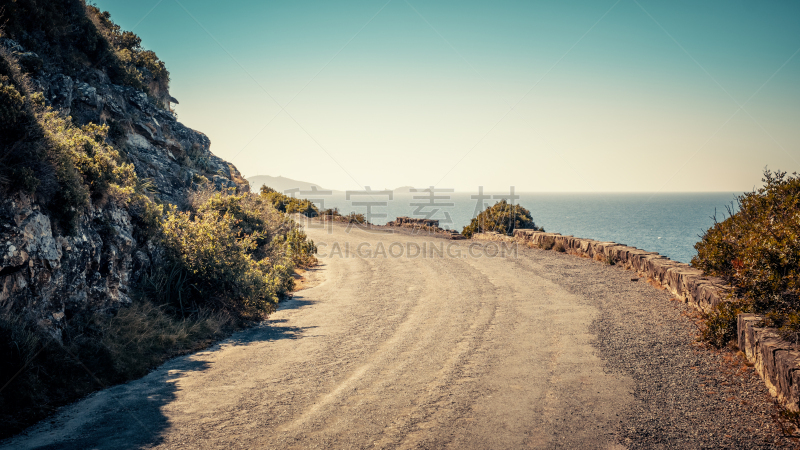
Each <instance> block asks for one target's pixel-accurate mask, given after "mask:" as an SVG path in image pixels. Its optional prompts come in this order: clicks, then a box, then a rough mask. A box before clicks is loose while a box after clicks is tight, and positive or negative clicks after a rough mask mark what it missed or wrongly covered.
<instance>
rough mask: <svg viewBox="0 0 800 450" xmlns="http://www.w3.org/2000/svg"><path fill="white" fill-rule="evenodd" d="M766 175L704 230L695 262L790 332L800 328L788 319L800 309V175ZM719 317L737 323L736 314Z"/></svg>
mask: <svg viewBox="0 0 800 450" xmlns="http://www.w3.org/2000/svg"><path fill="white" fill-rule="evenodd" d="M762 181H764V186H763V187H762V188H759V189H757V190H755V191H753V192H750V193H746V194H744V195H742V196H739V197H738V198H737V199H736V200H737V210H738V211H736V212H735V213H734V212H733V211H729V212H730V214H729V217H728V218H727V219H725V220H723V221H722V222H716V223H715V224H714V225H713V226H712V227H711V228H710V229H708V230H707V231H706V232H705V234H704V235H703V236H702V239H701V240H700V242H698V243H697V244H696V245H695V248H696V249H697V256H695V257H694V258H692V265H693V266H694V267H696V268H698V269H701V270H703V272H705V273H706V274H708V275H713V276H718V277H722V278H724V279H725V280H726V281H727V282H728V283H730V284H731V285H732V286H733V287H734V293H733V295H734V296H735V297H736V298H740V299H741V302H742V303H741V304H740V305H739V309H740V310H741V311H747V312H755V313H759V314H766V315H767V316H768V318H769V320H771V321H773V322H774V323H776V324H779V326H780V327H781V328H783V331H782V332H785V333H789V334H791V333H794V332H796V331H798V330H800V327H798V324H797V323H796V322H795V321H793V320H789V319H790V318H791V317H793V315H795V314H796V312H797V311H798V309H800V177H798V176H797V174H794V175H793V176H787V175H786V173H785V172H771V171H769V170H765V171H764V178H763V179H762ZM720 317H724V318H727V319H730V320H729V323H728V326H729V327H734V328H735V318H730V317H729V316H725V315H722V316H720ZM712 319H713V320H722V319H719V318H717V317H716V316H715V317H713V318H712ZM710 320H711V319H710ZM715 326H716V325H715Z"/></svg>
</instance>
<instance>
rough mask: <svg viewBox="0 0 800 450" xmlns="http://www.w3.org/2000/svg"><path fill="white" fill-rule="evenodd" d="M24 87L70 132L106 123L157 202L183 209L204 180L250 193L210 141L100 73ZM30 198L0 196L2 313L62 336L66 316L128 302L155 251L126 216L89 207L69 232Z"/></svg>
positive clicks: (18, 51)
mask: <svg viewBox="0 0 800 450" xmlns="http://www.w3.org/2000/svg"><path fill="white" fill-rule="evenodd" d="M0 46H3V47H4V48H5V49H6V50H7V51H8V52H10V53H12V54H13V55H15V56H16V57H17V59H18V60H19V59H20V58H21V57H22V56H25V55H28V53H27V52H25V49H23V48H22V47H21V46H20V45H19V44H17V43H16V42H14V41H11V40H9V39H3V40H2V41H0ZM34 56H35V55H34ZM34 56H30V55H28V56H27V57H28V59H31V60H35V59H36V58H34ZM30 82H31V85H32V86H33V89H34V90H36V91H39V92H41V93H42V94H43V95H44V98H45V103H46V105H48V106H51V107H52V108H54V109H57V110H59V111H60V112H61V113H63V114H64V115H65V116H66V115H68V116H71V117H72V120H73V122H75V123H76V124H77V125H84V124H87V123H90V122H92V123H97V124H107V125H109V127H110V133H109V139H110V140H113V143H114V144H115V146H116V148H118V149H119V150H120V153H121V154H123V155H125V157H126V158H127V159H128V160H129V161H130V162H131V163H132V164H133V165H134V167H135V170H136V173H137V176H138V177H139V179H140V180H144V181H145V182H148V183H149V184H150V186H151V189H152V190H153V191H154V194H155V195H156V196H158V197H159V198H160V200H161V201H163V202H168V203H171V204H174V205H177V206H178V207H185V206H186V205H187V201H188V196H189V195H190V193H191V192H193V191H194V190H196V189H198V188H199V187H200V185H208V184H209V183H210V184H211V185H213V186H215V187H216V188H217V189H219V190H227V189H231V190H237V191H249V185H248V183H247V182H246V181H245V180H244V179H243V178H242V177H241V175H240V174H239V172H238V171H237V170H236V168H235V167H233V165H231V164H229V163H227V162H225V161H223V160H222V159H220V158H218V157H216V156H215V155H214V154H212V153H211V151H210V147H211V142H210V140H209V139H208V137H207V136H205V135H204V134H203V133H200V132H198V131H195V130H192V129H190V128H188V127H186V126H184V125H183V124H181V123H180V122H178V121H177V119H176V116H175V115H174V113H172V112H170V111H169V110H167V109H164V107H163V106H164V105H163V103H161V102H158V101H156V100H154V99H152V98H151V97H149V96H148V95H147V94H146V93H144V92H142V91H139V90H136V89H134V88H131V87H126V86H119V85H115V84H113V83H111V82H110V81H109V78H108V77H107V76H106V74H105V73H104V72H102V71H101V70H97V69H91V68H87V69H85V70H84V71H83V72H80V73H79V74H78V75H75V74H73V75H72V76H70V75H66V74H64V73H48V72H46V71H42V70H38V71H36V73H35V75H33V76H32V77H31V78H30ZM161 94H162V95H166V96H168V95H169V94H168V93H161ZM37 200H38V199H37V198H36V196H35V195H34V196H31V195H28V194H25V193H20V192H18V193H14V194H3V197H0V308H2V309H3V310H5V311H14V312H16V313H21V312H24V314H25V315H26V316H28V318H29V319H33V320H35V321H36V322H37V323H39V325H40V326H41V327H42V328H43V329H45V330H46V331H47V332H49V333H50V334H51V335H52V336H53V337H55V338H59V334H60V330H61V329H62V328H61V324H62V322H63V321H64V320H65V319H69V317H70V316H71V315H74V314H82V313H87V312H88V313H95V312H98V311H113V310H115V309H117V308H119V306H120V305H123V304H126V303H128V302H129V301H130V298H129V296H130V292H131V289H132V287H133V286H134V284H135V282H136V281H138V279H139V278H140V277H141V274H142V273H143V271H144V270H146V269H147V267H148V266H149V265H150V264H151V263H152V262H153V261H154V258H158V254H159V249H158V248H156V246H155V245H154V244H153V243H152V242H147V241H145V242H141V241H137V239H136V237H135V235H136V233H135V227H134V225H133V218H132V215H131V212H130V211H128V210H127V209H125V208H123V207H120V206H117V205H116V204H115V203H114V202H104V201H97V200H95V201H93V202H90V205H89V206H88V207H87V208H86V209H85V211H82V212H81V214H80V215H79V217H78V221H77V225H76V228H75V230H74V231H73V232H71V233H69V234H66V233H62V232H61V231H59V228H58V227H56V226H54V224H53V221H52V218H51V217H49V216H48V213H47V211H46V210H45V209H44V208H42V207H41V206H40V203H39V202H38V201H37Z"/></svg>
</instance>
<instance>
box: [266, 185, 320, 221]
mask: <svg viewBox="0 0 800 450" xmlns="http://www.w3.org/2000/svg"><path fill="white" fill-rule="evenodd" d="M261 198H263V199H265V200H267V201H269V202H270V203H271V204H272V206H273V207H274V208H275V209H277V210H278V211H280V212H285V213H288V214H293V213H300V214H302V215H304V216H306V217H317V216H318V215H319V210H318V209H317V207H316V206H315V205H314V202H311V201H309V200H306V199H303V198H294V197H289V196H288V195H284V194H281V193H280V192H278V191H276V190H275V189H272V188H271V187H269V186H267V185H266V184H265V185H263V186H261Z"/></svg>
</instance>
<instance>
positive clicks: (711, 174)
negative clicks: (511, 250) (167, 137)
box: [96, 0, 800, 192]
mask: <svg viewBox="0 0 800 450" xmlns="http://www.w3.org/2000/svg"><path fill="white" fill-rule="evenodd" d="M96 4H97V6H98V7H100V8H101V9H103V10H108V11H110V12H111V15H112V19H113V20H114V21H115V22H117V23H118V24H119V25H120V26H121V27H122V28H123V29H126V30H133V31H134V32H135V33H137V34H138V35H139V36H141V37H142V42H143V46H144V47H146V48H148V49H151V50H155V51H156V53H157V54H158V55H159V57H160V58H161V59H162V60H164V61H165V62H166V64H167V68H168V69H169V71H170V73H171V79H172V81H171V89H170V91H171V94H172V95H173V96H174V97H176V98H177V99H178V100H179V101H180V105H178V107H177V112H178V116H179V120H180V121H181V122H183V123H184V124H185V125H187V126H189V127H191V128H194V129H196V130H199V131H202V132H203V133H205V134H206V135H208V136H209V138H210V139H211V142H212V145H211V150H212V151H213V152H214V153H215V154H217V155H218V156H220V157H222V158H224V159H226V160H228V161H231V162H233V163H234V164H235V165H236V166H237V167H238V168H239V170H240V171H241V172H242V173H243V174H244V175H245V176H246V177H250V176H254V175H272V176H278V175H282V176H285V177H289V178H294V179H300V180H305V181H310V182H314V183H317V184H319V185H322V186H324V187H327V188H333V189H342V190H343V189H357V188H360V187H363V186H371V187H372V188H376V189H377V188H385V187H386V188H394V187H398V186H403V185H413V186H431V185H435V186H437V187H440V188H454V189H456V190H459V191H474V190H475V189H476V187H477V186H484V187H485V188H486V189H489V190H492V189H495V190H504V189H507V187H508V186H510V185H513V186H515V187H516V189H517V190H518V191H649V192H659V191H663V192H670V191H728V192H736V191H739V192H741V191H746V190H750V189H752V188H753V187H754V186H755V185H759V184H760V179H761V172H762V171H763V168H764V167H765V166H769V168H770V169H781V170H786V171H789V172H793V171H798V172H800V126H798V125H800V123H799V122H800V55H798V52H799V51H800V26H798V23H799V21H800V2H793V1H774V2H756V1H752V2H750V1H734V0H726V1H703V2H698V1H696V0H695V1H670V2H660V1H659V2H657V1H652V0H638V1H634V0H619V1H617V0H613V1H591V2H589V1H564V0H558V1H518V2H511V1H493V2H473V1H425V2H421V1H419V0H409V1H405V0H391V1H388V2H387V1H386V0H378V1H366V0H365V1H348V2H328V1H293V2H288V1H284V2H272V1H251V0H248V1H236V2H220V1H218V0H217V1H210V0H208V1H207V0H143V1H136V2H132V1H130V0H124V1H123V0H98V1H97V2H96Z"/></svg>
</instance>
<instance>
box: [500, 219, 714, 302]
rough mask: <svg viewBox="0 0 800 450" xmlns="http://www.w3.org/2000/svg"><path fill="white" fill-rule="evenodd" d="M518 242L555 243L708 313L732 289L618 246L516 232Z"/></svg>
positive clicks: (684, 266)
mask: <svg viewBox="0 0 800 450" xmlns="http://www.w3.org/2000/svg"><path fill="white" fill-rule="evenodd" d="M514 240H515V241H517V242H520V243H525V244H527V245H529V246H531V247H541V246H544V245H546V244H547V243H548V241H551V242H553V243H554V245H561V246H563V248H564V251H565V252H567V253H570V254H573V255H578V256H585V257H588V258H592V259H597V260H601V261H606V262H608V263H613V264H614V265H618V266H622V267H624V268H626V269H628V270H632V271H634V272H636V273H637V274H638V275H639V276H641V277H643V278H647V279H650V280H653V281H655V282H657V283H658V284H660V285H661V286H663V287H665V288H666V289H667V290H668V291H670V292H671V293H672V294H674V295H675V296H676V297H677V298H679V299H681V300H683V301H684V302H687V303H689V304H691V305H692V306H694V307H695V308H697V309H699V310H701V311H704V312H707V313H708V312H711V310H712V309H714V307H715V306H716V305H717V304H718V303H720V302H721V301H723V299H724V298H725V297H726V295H727V293H728V289H729V288H728V287H727V286H726V285H725V283H724V281H723V280H722V279H720V278H715V277H708V276H705V275H703V272H702V271H700V270H698V269H695V268H693V267H692V266H690V265H688V264H684V263H679V262H676V261H673V260H671V259H669V258H667V257H666V256H662V255H659V254H658V253H655V252H647V251H644V250H640V249H638V248H636V247H629V246H627V245H623V244H617V243H616V242H601V241H596V240H594V239H583V238H576V237H573V236H562V235H560V234H558V233H545V232H543V231H534V230H514Z"/></svg>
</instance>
